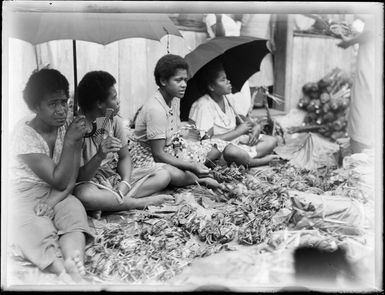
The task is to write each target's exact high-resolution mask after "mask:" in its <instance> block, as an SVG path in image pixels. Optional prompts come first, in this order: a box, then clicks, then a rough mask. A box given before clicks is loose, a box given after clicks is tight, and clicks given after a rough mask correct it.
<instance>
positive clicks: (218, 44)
mask: <svg viewBox="0 0 385 295" xmlns="http://www.w3.org/2000/svg"><path fill="white" fill-rule="evenodd" d="M268 53H269V50H268V48H267V40H265V39H259V38H253V37H245V36H241V37H217V38H214V39H211V40H209V41H207V42H205V43H202V44H201V45H199V46H198V47H197V48H196V49H194V50H193V51H192V52H190V53H189V54H187V55H186V56H185V60H186V61H187V63H188V65H189V77H191V79H190V80H189V81H188V83H187V89H186V93H185V96H184V98H183V99H182V100H181V106H180V111H181V120H182V121H187V120H188V115H189V112H190V108H191V105H192V104H193V103H194V101H195V100H197V99H198V98H199V97H201V96H202V95H203V94H204V91H203V90H201V89H200V88H199V86H198V82H197V80H198V78H199V76H200V75H201V74H202V73H203V72H204V68H205V65H207V64H208V63H211V62H216V61H220V62H222V64H223V66H224V69H225V71H226V74H227V77H228V79H229V80H230V81H231V85H232V86H233V88H232V89H233V90H232V91H233V93H235V92H239V91H240V90H241V88H242V86H243V84H244V83H245V82H246V81H247V80H248V79H249V78H250V77H251V76H252V75H253V74H254V73H256V72H258V71H259V69H260V65H261V62H262V59H263V58H264V57H265V56H266V54H268Z"/></svg>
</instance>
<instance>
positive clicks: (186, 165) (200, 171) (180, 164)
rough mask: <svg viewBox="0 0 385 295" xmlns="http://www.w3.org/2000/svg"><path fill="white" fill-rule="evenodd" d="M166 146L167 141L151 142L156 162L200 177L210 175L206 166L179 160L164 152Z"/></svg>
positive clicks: (155, 140) (157, 140)
mask: <svg viewBox="0 0 385 295" xmlns="http://www.w3.org/2000/svg"><path fill="white" fill-rule="evenodd" d="M165 144H166V140H165V139H154V140H151V141H150V146H151V152H152V155H153V157H154V160H155V162H161V163H166V164H170V165H172V166H174V167H177V168H179V169H181V170H187V171H191V172H193V173H195V174H196V175H197V176H198V177H202V176H207V175H208V172H209V169H208V168H207V167H206V166H204V165H202V164H200V163H196V162H193V161H191V162H190V161H184V160H181V159H177V158H175V157H173V156H172V155H170V154H168V153H166V152H165V151H164V147H165Z"/></svg>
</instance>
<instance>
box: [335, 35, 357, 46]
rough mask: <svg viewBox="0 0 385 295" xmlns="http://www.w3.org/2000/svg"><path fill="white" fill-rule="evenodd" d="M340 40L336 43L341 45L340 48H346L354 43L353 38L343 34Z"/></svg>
mask: <svg viewBox="0 0 385 295" xmlns="http://www.w3.org/2000/svg"><path fill="white" fill-rule="evenodd" d="M341 38H342V41H341V42H340V43H338V44H337V46H338V47H341V48H342V49H346V48H348V47H350V46H352V45H353V44H354V42H353V39H354V38H350V37H345V36H344V35H341Z"/></svg>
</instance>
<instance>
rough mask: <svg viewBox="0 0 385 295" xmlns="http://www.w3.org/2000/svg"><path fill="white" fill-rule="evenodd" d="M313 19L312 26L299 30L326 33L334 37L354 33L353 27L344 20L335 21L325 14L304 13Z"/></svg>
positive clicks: (310, 32) (318, 33)
mask: <svg viewBox="0 0 385 295" xmlns="http://www.w3.org/2000/svg"><path fill="white" fill-rule="evenodd" d="M304 15H305V16H307V17H310V18H312V19H314V20H315V22H314V24H313V25H312V27H311V28H310V29H308V30H304V31H301V32H302V33H308V34H317V35H327V36H331V37H334V38H340V39H341V38H342V36H344V37H349V36H352V35H353V34H354V32H353V28H352V26H351V25H350V24H348V23H347V22H345V21H336V20H333V19H330V18H327V17H325V16H320V15H317V14H304Z"/></svg>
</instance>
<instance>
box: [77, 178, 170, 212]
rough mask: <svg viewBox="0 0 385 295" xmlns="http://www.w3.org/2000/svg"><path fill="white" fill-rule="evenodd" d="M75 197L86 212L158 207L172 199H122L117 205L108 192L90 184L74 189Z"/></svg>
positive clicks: (167, 197) (154, 197) (155, 197)
mask: <svg viewBox="0 0 385 295" xmlns="http://www.w3.org/2000/svg"><path fill="white" fill-rule="evenodd" d="M75 196H76V197H77V198H78V199H79V200H80V201H81V202H82V203H83V205H84V207H85V209H86V210H102V211H125V210H130V209H143V208H145V207H147V206H150V205H158V204H161V203H163V202H165V201H171V200H173V198H172V197H171V196H168V195H161V196H150V197H142V198H139V199H136V198H124V200H123V203H122V204H119V202H118V200H117V199H116V196H115V195H114V194H113V193H112V192H111V191H109V190H106V189H99V188H98V187H96V186H95V185H92V184H82V185H79V186H77V187H76V189H75Z"/></svg>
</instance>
